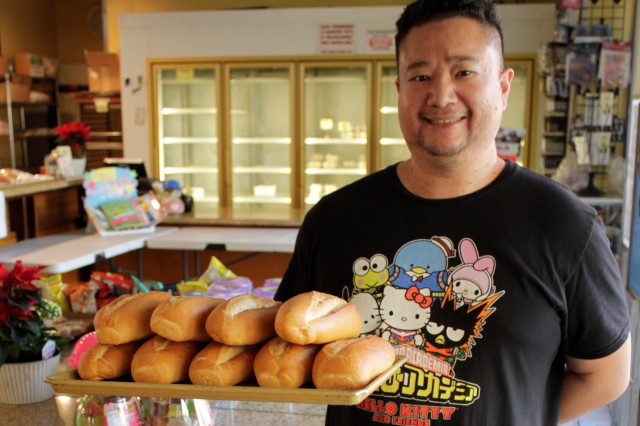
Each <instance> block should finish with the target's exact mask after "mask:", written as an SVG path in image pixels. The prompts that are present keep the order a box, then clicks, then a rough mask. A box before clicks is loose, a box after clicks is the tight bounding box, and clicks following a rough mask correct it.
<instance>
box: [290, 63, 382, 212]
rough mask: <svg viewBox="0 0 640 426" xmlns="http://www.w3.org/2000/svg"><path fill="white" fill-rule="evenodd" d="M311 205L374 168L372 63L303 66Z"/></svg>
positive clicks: (306, 172)
mask: <svg viewBox="0 0 640 426" xmlns="http://www.w3.org/2000/svg"><path fill="white" fill-rule="evenodd" d="M302 76H303V79H302V98H303V102H302V104H303V112H304V118H303V121H302V122H303V168H304V173H303V175H304V176H303V180H304V200H305V209H309V208H310V207H311V206H313V205H314V204H315V203H317V202H318V200H319V199H320V198H321V197H322V196H324V195H327V194H329V193H331V192H333V191H335V190H336V189H338V188H341V187H343V186H345V185H347V184H349V183H351V182H353V181H355V180H357V179H359V178H361V177H362V176H364V175H366V174H367V173H368V167H367V162H368V133H367V132H368V129H369V127H370V126H369V121H370V114H369V108H370V86H371V83H370V80H371V66H370V64H369V63H361V64H357V63H356V64H349V63H342V64H340V63H338V64H334V63H330V64H323V63H305V64H303V66H302Z"/></svg>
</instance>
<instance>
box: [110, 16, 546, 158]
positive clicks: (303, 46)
mask: <svg viewBox="0 0 640 426" xmlns="http://www.w3.org/2000/svg"><path fill="white" fill-rule="evenodd" d="M401 12H402V8H401V7H395V6H390V7H349V8H305V9H264V10H241V11H238V10H234V11H207V12H202V11H199V12H168V13H145V14H125V15H121V16H120V26H119V28H120V67H121V79H122V81H123V82H124V81H125V80H126V79H129V81H131V82H132V83H131V84H130V85H129V86H123V88H122V121H123V123H122V124H123V131H124V155H125V156H126V157H131V158H142V159H144V160H145V161H146V162H147V164H150V163H151V162H150V155H151V154H150V148H149V147H150V143H149V134H150V132H149V128H148V117H149V110H148V107H149V106H148V105H147V103H148V94H147V76H146V61H147V58H179V57H216V56H224V57H230V56H242V57H246V56H293V55H315V54H317V53H318V34H319V30H318V27H319V25H320V24H340V23H343V24H353V25H354V29H355V41H354V53H355V54H370V53H371V52H368V51H367V49H366V37H365V35H366V33H367V31H368V30H393V29H394V28H395V21H396V19H397V18H398V16H399V15H400V13H401ZM498 12H499V15H500V17H501V19H502V23H503V29H504V38H505V52H506V53H529V54H531V53H536V52H537V51H538V48H539V47H540V45H541V44H542V43H544V42H545V41H546V40H548V39H549V38H550V37H551V35H552V33H553V28H554V25H555V5H553V4H544V5H498ZM139 77H142V79H143V84H142V88H141V89H140V90H136V91H134V90H133V89H134V88H135V87H136V86H137V81H138V78H139ZM538 134H540V133H538Z"/></svg>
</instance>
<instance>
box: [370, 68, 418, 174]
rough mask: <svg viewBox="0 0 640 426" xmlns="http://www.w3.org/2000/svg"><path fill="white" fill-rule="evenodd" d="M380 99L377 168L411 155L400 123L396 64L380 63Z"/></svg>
mask: <svg viewBox="0 0 640 426" xmlns="http://www.w3.org/2000/svg"><path fill="white" fill-rule="evenodd" d="M377 75H378V85H377V88H378V99H377V104H376V114H377V116H378V119H377V124H378V128H377V132H378V133H377V136H378V137H377V140H376V142H377V147H376V154H377V155H376V158H377V161H376V170H380V169H384V168H386V167H387V166H390V165H391V164H395V163H398V162H400V161H404V160H406V159H407V158H409V157H410V153H409V149H408V148H407V144H406V143H405V142H404V137H403V136H402V131H401V130H400V124H399V123H398V90H397V89H396V77H397V72H396V64H395V63H393V62H389V63H385V62H380V63H378V69H377Z"/></svg>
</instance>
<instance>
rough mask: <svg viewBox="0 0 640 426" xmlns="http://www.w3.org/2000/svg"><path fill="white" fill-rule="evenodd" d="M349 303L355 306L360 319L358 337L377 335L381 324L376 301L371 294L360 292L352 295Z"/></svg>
mask: <svg viewBox="0 0 640 426" xmlns="http://www.w3.org/2000/svg"><path fill="white" fill-rule="evenodd" d="M349 303H351V304H352V305H355V307H356V308H357V309H358V313H359V314H360V318H362V330H361V331H360V335H361V336H364V335H366V334H372V333H374V334H376V335H379V334H380V331H379V327H380V324H382V318H380V307H379V306H378V301H377V300H376V298H375V297H373V295H372V294H371V293H367V292H362V293H356V294H354V295H353V297H352V298H351V300H349Z"/></svg>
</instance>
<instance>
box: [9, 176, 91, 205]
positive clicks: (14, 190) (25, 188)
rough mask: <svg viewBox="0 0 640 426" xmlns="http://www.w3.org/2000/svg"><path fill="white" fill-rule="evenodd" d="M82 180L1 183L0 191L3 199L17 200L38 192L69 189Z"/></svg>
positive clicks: (78, 184)
mask: <svg viewBox="0 0 640 426" xmlns="http://www.w3.org/2000/svg"><path fill="white" fill-rule="evenodd" d="M82 182H83V180H82V178H76V179H50V180H41V181H34V182H25V183H3V184H0V191H2V192H4V196H5V198H7V199H8V200H9V199H12V198H19V197H24V196H28V195H34V194H38V193H40V192H47V191H55V190H58V189H65V188H71V187H75V186H80V185H82Z"/></svg>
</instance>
